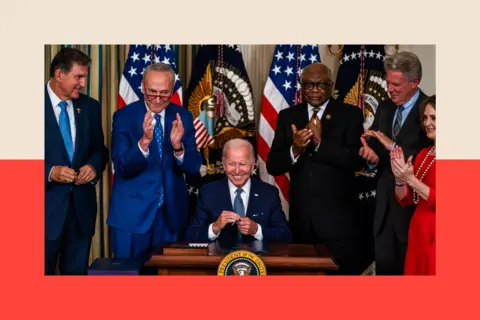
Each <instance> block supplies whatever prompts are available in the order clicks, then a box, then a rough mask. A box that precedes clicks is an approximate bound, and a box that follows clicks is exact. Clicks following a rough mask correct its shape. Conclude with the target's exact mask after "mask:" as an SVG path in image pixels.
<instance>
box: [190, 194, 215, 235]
mask: <svg viewBox="0 0 480 320" xmlns="http://www.w3.org/2000/svg"><path fill="white" fill-rule="evenodd" d="M210 200H212V199H210ZM207 203H208V199H207V196H206V195H205V192H204V191H203V189H202V190H200V193H199V195H198V200H197V207H196V208H195V214H194V215H193V217H192V219H191V220H190V224H189V226H188V229H187V233H186V238H187V239H188V240H190V241H196V242H209V241H210V240H209V239H208V227H209V226H210V224H211V223H212V222H214V221H211V219H210V218H209V217H210V214H209V208H208V205H207Z"/></svg>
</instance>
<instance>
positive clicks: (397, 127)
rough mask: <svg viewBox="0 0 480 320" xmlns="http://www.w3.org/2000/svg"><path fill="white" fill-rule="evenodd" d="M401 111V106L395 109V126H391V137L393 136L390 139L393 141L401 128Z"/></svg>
mask: <svg viewBox="0 0 480 320" xmlns="http://www.w3.org/2000/svg"><path fill="white" fill-rule="evenodd" d="M403 109H405V108H404V107H403V106H400V107H398V109H397V118H396V119H395V125H394V126H393V130H392V135H393V136H392V138H393V140H394V141H395V140H396V139H395V138H396V137H397V135H398V133H399V132H400V129H401V128H402V119H403V116H402V112H403Z"/></svg>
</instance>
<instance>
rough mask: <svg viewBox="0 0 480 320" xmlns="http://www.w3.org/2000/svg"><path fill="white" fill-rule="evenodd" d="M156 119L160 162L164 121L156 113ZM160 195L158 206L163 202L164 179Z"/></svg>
mask: <svg viewBox="0 0 480 320" xmlns="http://www.w3.org/2000/svg"><path fill="white" fill-rule="evenodd" d="M154 117H155V120H156V121H157V123H156V124H155V129H153V133H154V135H155V140H156V141H157V147H158V156H159V158H160V163H162V151H163V128H162V122H161V121H160V115H159V114H155V116H154ZM158 192H159V193H160V196H159V197H158V207H161V206H162V204H163V180H161V181H160V190H158Z"/></svg>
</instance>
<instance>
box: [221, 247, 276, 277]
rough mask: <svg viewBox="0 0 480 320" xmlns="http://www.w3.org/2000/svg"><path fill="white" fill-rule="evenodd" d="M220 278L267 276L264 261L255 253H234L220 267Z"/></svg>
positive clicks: (226, 257)
mask: <svg viewBox="0 0 480 320" xmlns="http://www.w3.org/2000/svg"><path fill="white" fill-rule="evenodd" d="M217 275H219V276H266V275H267V269H266V268H265V264H264V263H263V261H262V260H261V259H260V258H259V257H258V256H257V255H256V254H254V253H253V252H250V251H246V250H237V251H233V252H231V253H229V254H227V255H226V256H225V258H223V260H222V261H221V262H220V265H219V266H218V271H217Z"/></svg>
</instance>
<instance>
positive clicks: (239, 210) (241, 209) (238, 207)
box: [233, 188, 245, 240]
mask: <svg viewBox="0 0 480 320" xmlns="http://www.w3.org/2000/svg"><path fill="white" fill-rule="evenodd" d="M235 192H236V193H237V195H236V196H235V200H234V201H233V211H234V212H235V213H236V214H238V215H239V216H240V217H241V218H243V217H245V206H244V205H243V200H242V197H241V195H242V192H243V189H241V188H239V189H237V190H236V191H235ZM241 238H242V234H241V233H240V231H239V232H238V239H239V240H240V239H241Z"/></svg>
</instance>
